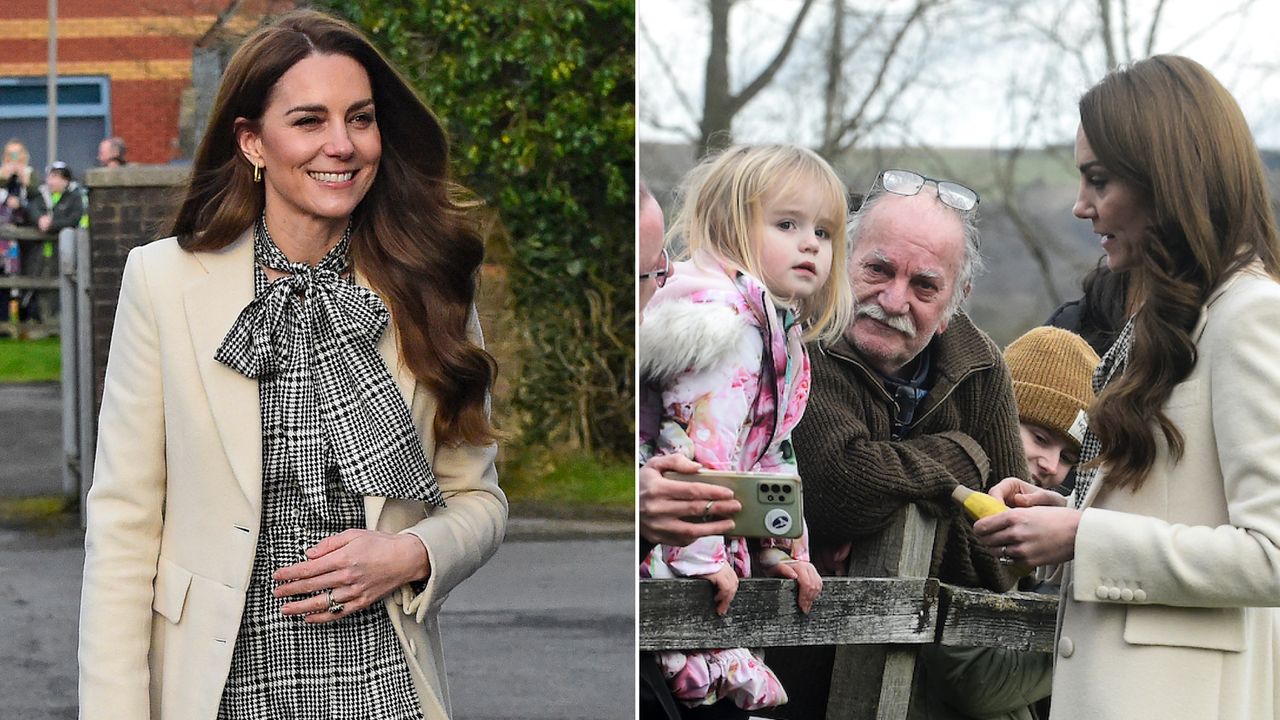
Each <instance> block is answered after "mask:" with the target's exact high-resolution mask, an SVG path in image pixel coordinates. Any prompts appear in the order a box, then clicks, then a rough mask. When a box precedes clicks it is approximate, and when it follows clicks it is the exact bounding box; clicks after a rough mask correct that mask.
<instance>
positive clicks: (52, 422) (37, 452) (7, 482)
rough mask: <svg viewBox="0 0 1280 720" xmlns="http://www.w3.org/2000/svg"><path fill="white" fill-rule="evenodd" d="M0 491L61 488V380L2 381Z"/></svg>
mask: <svg viewBox="0 0 1280 720" xmlns="http://www.w3.org/2000/svg"><path fill="white" fill-rule="evenodd" d="M0 458H4V461H3V462H0V497H20V496H26V495H56V494H58V493H61V492H62V465H61V463H62V386H61V385H60V384H58V383H14V384H9V383H3V384H0Z"/></svg>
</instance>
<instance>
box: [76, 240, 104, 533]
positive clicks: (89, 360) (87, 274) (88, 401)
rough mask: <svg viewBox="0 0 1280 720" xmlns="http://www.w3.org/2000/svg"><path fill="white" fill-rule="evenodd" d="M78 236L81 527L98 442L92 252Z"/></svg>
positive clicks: (77, 366)
mask: <svg viewBox="0 0 1280 720" xmlns="http://www.w3.org/2000/svg"><path fill="white" fill-rule="evenodd" d="M75 238H76V327H75V333H76V375H77V377H76V382H77V384H78V385H79V387H77V388H76V396H77V399H78V400H79V402H80V407H79V413H78V414H79V416H80V417H79V421H78V422H77V423H76V425H77V426H78V436H79V444H80V527H84V524H85V514H84V510H85V495H87V494H88V492H89V486H90V485H92V484H93V453H94V449H95V448H96V446H97V444H98V428H97V423H96V420H97V418H96V417H95V415H94V412H93V411H94V406H95V405H96V404H97V394H96V390H95V388H94V372H93V287H92V283H91V282H90V281H91V280H92V278H93V274H92V271H93V268H92V267H91V259H90V253H89V233H87V232H85V231H84V230H77V231H76V234H75Z"/></svg>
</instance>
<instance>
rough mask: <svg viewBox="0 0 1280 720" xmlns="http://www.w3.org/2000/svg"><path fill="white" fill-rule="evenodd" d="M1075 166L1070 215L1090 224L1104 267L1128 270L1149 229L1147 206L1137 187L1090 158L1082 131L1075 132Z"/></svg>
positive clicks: (1089, 151)
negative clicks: (1102, 253)
mask: <svg viewBox="0 0 1280 720" xmlns="http://www.w3.org/2000/svg"><path fill="white" fill-rule="evenodd" d="M1076 167H1078V168H1079V169H1080V191H1079V193H1078V194H1077V196H1076V204H1075V207H1074V208H1072V212H1074V213H1075V216H1076V217H1078V218H1080V219H1081V220H1089V221H1090V222H1092V223H1093V231H1094V232H1095V233H1097V234H1098V235H1100V236H1102V249H1103V250H1104V251H1105V252H1106V253H1107V267H1108V268H1110V269H1111V271H1112V272H1119V271H1124V270H1128V269H1130V268H1132V267H1133V266H1134V265H1135V264H1137V261H1138V253H1139V252H1141V248H1142V239H1143V237H1144V235H1146V233H1148V232H1149V230H1150V228H1151V226H1152V219H1151V215H1152V213H1151V204H1150V203H1149V202H1147V201H1146V200H1145V199H1144V198H1143V195H1142V193H1141V192H1140V191H1139V189H1138V188H1136V187H1134V186H1133V185H1132V184H1131V183H1129V182H1127V181H1125V180H1122V179H1120V178H1118V177H1116V176H1115V174H1114V173H1112V172H1111V171H1109V170H1108V169H1107V167H1106V166H1105V165H1103V164H1102V162H1101V161H1100V160H1098V158H1097V156H1096V155H1094V152H1093V148H1092V147H1091V146H1090V145H1089V138H1087V137H1085V134H1084V128H1083V127H1082V128H1080V129H1079V130H1077V131H1076Z"/></svg>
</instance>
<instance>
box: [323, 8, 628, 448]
mask: <svg viewBox="0 0 1280 720" xmlns="http://www.w3.org/2000/svg"><path fill="white" fill-rule="evenodd" d="M314 5H316V6H319V7H321V8H322V9H327V10H329V11H332V12H335V13H336V14H338V15H342V16H345V17H347V18H349V19H350V20H352V21H353V22H354V23H355V24H357V25H359V26H360V27H362V28H363V29H364V30H365V31H366V32H367V33H368V34H369V35H370V36H371V37H372V38H373V39H374V42H375V43H377V44H378V45H379V47H380V48H381V49H382V51H383V52H384V53H386V54H387V56H388V57H389V58H391V60H392V62H393V63H394V64H395V65H396V66H397V67H399V68H401V69H402V71H404V72H405V73H406V76H407V77H408V79H409V80H410V82H411V83H412V84H413V85H414V86H415V87H416V88H417V90H418V91H419V92H420V94H421V96H422V97H423V99H424V100H426V102H427V104H428V105H429V106H431V107H432V109H433V110H435V111H436V113H437V114H438V115H439V116H440V118H441V120H442V121H444V122H445V124H446V126H447V128H448V130H449V133H450V136H451V139H452V142H453V153H454V170H455V173H456V175H457V177H458V178H459V179H460V180H461V181H462V182H463V183H464V184H466V185H467V186H469V187H470V188H472V189H473V190H475V191H477V192H478V193H480V195H481V196H482V197H484V198H485V200H486V201H487V202H488V203H489V204H490V205H491V206H492V207H493V208H495V209H496V210H497V211H498V213H499V214H500V217H501V223H502V226H503V227H504V228H505V237H506V244H507V246H506V248H504V250H505V252H502V253H500V255H503V256H505V257H502V258H501V261H502V262H505V263H506V264H507V266H508V273H507V282H508V286H509V288H510V291H511V296H512V301H513V304H514V308H513V315H514V318H515V321H516V325H515V327H516V328H518V330H519V332H520V333H521V334H522V335H523V338H522V339H523V342H522V343H521V345H522V348H521V351H520V365H521V374H520V377H519V378H518V379H517V380H516V384H515V388H514V406H515V410H516V412H517V413H518V414H519V422H518V425H519V432H520V438H519V442H520V444H523V445H524V446H526V447H537V446H544V447H572V448H578V449H581V450H583V451H587V452H593V451H605V452H606V453H607V454H610V455H613V456H614V457H615V458H622V457H627V456H629V454H630V453H631V452H632V443H633V441H632V433H633V425H632V422H633V410H632V406H633V403H632V397H633V387H632V374H633V373H632V368H633V355H632V347H633V337H632V324H633V319H634V310H633V302H634V301H633V298H634V278H633V275H634V262H633V249H632V248H633V237H634V235H633V232H634V231H633V227H634V225H633V197H634V193H633V188H632V180H633V177H634V170H633V168H634V161H635V152H634V142H633V138H634V133H635V115H634V105H633V103H634V88H635V80H634V76H635V57H634V54H633V51H632V45H633V38H634V27H635V4H634V0H578V1H577V2H553V3H543V2H521V1H519V0H490V1H488V2H474V1H473V0H421V1H419V2H415V3H404V2H402V0H319V1H317V2H315V3H314ZM379 110H380V112H395V108H379Z"/></svg>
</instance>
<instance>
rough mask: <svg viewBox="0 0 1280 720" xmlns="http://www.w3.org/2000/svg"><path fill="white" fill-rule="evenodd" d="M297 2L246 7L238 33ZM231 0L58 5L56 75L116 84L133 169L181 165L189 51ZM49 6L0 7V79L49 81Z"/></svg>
mask: <svg viewBox="0 0 1280 720" xmlns="http://www.w3.org/2000/svg"><path fill="white" fill-rule="evenodd" d="M292 5H293V2H292V0H249V1H248V2H245V3H243V4H242V5H241V8H240V11H239V13H238V15H237V16H236V18H235V22H234V23H233V26H232V27H233V29H234V30H236V31H238V32H247V31H248V30H250V29H252V28H253V27H254V26H256V24H257V23H258V20H259V18H261V16H262V14H263V13H264V12H265V11H266V10H268V9H272V10H274V11H276V12H279V11H281V10H285V9H288V8H289V7H292ZM226 6H227V2H226V0H60V2H59V3H58V68H59V72H60V73H62V74H64V75H107V76H108V77H110V78H111V127H112V133H113V134H115V135H119V136H120V137H122V138H124V141H125V144H126V145H127V146H128V148H129V151H128V158H129V160H130V161H131V162H139V163H166V162H169V161H171V160H174V159H175V158H176V157H177V139H178V117H179V113H180V111H181V100H182V93H183V90H185V89H186V88H187V87H188V86H189V85H190V84H191V51H192V48H193V46H194V44H195V42H196V40H197V39H199V37H200V36H201V35H202V34H203V33H204V32H205V31H206V30H208V28H209V27H210V26H211V25H212V23H213V21H214V17H215V16H216V14H217V13H219V12H221V11H223V10H224V9H225V8H226ZM47 17H48V1H47V0H0V41H3V46H4V53H3V54H0V77H43V76H45V75H46V74H47V72H48V68H47V61H48V46H47V41H46V40H45V38H46V37H47V34H48V25H47Z"/></svg>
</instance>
